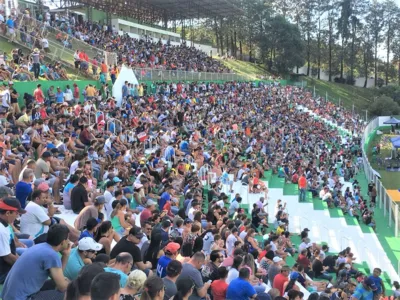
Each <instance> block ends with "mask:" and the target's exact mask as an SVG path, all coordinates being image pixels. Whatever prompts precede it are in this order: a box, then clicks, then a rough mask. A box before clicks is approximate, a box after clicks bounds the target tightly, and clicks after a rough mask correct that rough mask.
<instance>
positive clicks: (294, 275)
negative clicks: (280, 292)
mask: <svg viewBox="0 0 400 300" xmlns="http://www.w3.org/2000/svg"><path fill="white" fill-rule="evenodd" d="M298 278H299V273H297V272H292V273H291V274H290V280H297V279H298Z"/></svg>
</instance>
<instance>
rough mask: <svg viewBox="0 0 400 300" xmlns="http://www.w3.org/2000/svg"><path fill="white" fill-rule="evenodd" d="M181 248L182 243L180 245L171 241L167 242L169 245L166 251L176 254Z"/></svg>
mask: <svg viewBox="0 0 400 300" xmlns="http://www.w3.org/2000/svg"><path fill="white" fill-rule="evenodd" d="M180 248H181V245H179V244H178V243H173V242H170V243H168V244H167V246H165V248H164V250H165V252H169V253H170V254H176V253H177V252H178V250H179V249H180Z"/></svg>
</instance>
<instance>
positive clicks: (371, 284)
mask: <svg viewBox="0 0 400 300" xmlns="http://www.w3.org/2000/svg"><path fill="white" fill-rule="evenodd" d="M364 284H365V285H366V286H368V287H369V288H371V290H373V291H376V290H377V289H378V288H377V287H376V285H375V282H374V281H373V280H372V279H371V278H369V277H367V278H365V279H364Z"/></svg>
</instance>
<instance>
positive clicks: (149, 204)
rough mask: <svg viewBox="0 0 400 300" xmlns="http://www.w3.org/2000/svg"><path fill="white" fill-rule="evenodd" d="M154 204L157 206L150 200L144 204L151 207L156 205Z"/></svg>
mask: <svg viewBox="0 0 400 300" xmlns="http://www.w3.org/2000/svg"><path fill="white" fill-rule="evenodd" d="M156 204H157V202H155V201H153V200H151V199H149V200H147V202H146V206H152V205H156Z"/></svg>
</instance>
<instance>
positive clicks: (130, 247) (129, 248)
mask: <svg viewBox="0 0 400 300" xmlns="http://www.w3.org/2000/svg"><path fill="white" fill-rule="evenodd" d="M126 238H127V237H126V236H124V237H122V238H121V239H120V240H119V242H118V243H117V244H116V245H115V246H114V248H113V249H112V250H111V253H110V258H111V259H113V258H115V257H116V256H117V255H118V254H120V253H122V252H128V253H129V254H130V255H132V257H133V262H134V263H137V262H140V261H143V259H142V254H141V252H140V249H139V247H138V246H136V245H135V244H134V243H132V242H130V241H127V240H126Z"/></svg>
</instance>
